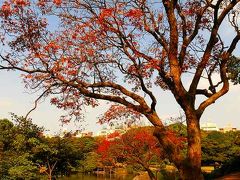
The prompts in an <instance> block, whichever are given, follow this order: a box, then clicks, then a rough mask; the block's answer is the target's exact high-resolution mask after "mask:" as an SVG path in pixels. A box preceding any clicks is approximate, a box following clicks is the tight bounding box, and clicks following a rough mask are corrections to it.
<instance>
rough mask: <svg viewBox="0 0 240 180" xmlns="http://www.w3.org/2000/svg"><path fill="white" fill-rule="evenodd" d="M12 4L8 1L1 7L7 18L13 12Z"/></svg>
mask: <svg viewBox="0 0 240 180" xmlns="http://www.w3.org/2000/svg"><path fill="white" fill-rule="evenodd" d="M11 10H12V9H11V5H10V3H8V2H4V3H3V5H2V7H1V12H2V13H3V15H4V16H5V18H7V17H8V16H9V15H10V14H11Z"/></svg>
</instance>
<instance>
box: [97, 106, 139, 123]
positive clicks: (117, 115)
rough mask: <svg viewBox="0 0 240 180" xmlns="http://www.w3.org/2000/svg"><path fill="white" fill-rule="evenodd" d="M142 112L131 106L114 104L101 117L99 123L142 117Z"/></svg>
mask: <svg viewBox="0 0 240 180" xmlns="http://www.w3.org/2000/svg"><path fill="white" fill-rule="evenodd" d="M140 117H141V114H140V113H138V112H136V111H134V110H133V109H131V108H127V107H125V106H120V105H112V106H111V107H110V108H109V110H108V111H107V112H105V113H104V115H103V116H102V117H101V118H100V119H99V123H101V124H102V123H109V122H110V121H112V120H118V119H122V118H124V119H125V120H130V121H131V122H132V121H133V120H138V119H140Z"/></svg>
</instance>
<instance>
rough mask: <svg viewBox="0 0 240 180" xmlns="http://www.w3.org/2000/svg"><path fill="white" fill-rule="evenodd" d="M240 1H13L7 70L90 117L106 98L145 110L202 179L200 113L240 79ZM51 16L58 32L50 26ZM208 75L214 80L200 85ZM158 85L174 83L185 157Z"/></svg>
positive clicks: (174, 156) (186, 167)
mask: <svg viewBox="0 0 240 180" xmlns="http://www.w3.org/2000/svg"><path fill="white" fill-rule="evenodd" d="M238 5H239V0H232V1H230V0H216V1H214V0H190V1H180V0H163V1H155V0H153V1H152V0H126V1H125V0H124V1H123V0H114V1H99V0H85V1H79V0H72V1H68V0H53V1H45V0H38V1H29V0H14V1H13V0H5V1H4V2H3V4H2V8H1V17H2V22H1V27H2V28H1V30H2V35H3V38H2V41H3V42H4V43H5V44H6V45H8V47H7V48H6V49H5V50H6V51H7V52H5V53H3V54H2V56H1V57H2V63H1V65H0V68H1V69H16V70H20V71H22V72H24V73H26V74H24V75H23V79H24V81H25V82H26V85H27V87H30V88H33V89H41V90H42V92H43V93H42V95H40V97H39V98H38V99H37V100H36V102H37V101H38V100H39V99H40V98H41V97H45V96H47V95H50V94H54V95H56V94H59V96H57V97H55V98H53V99H52V100H51V103H52V104H55V105H56V106H57V107H59V108H63V109H65V110H67V109H68V110H70V112H69V115H70V116H77V117H81V109H82V108H83V106H85V105H90V106H92V107H95V106H97V105H98V100H99V99H102V100H107V101H110V102H113V103H117V105H118V108H116V107H115V112H116V113H119V112H121V113H123V112H124V113H123V114H124V115H128V116H129V115H130V114H134V117H139V115H143V116H145V117H146V118H147V119H148V120H149V121H150V122H151V123H152V124H153V126H154V127H155V133H154V134H155V136H156V137H157V139H158V141H159V142H160V144H161V145H162V147H163V149H164V150H165V152H166V153H167V154H168V158H169V159H170V161H172V162H174V164H175V165H176V167H177V168H178V170H179V172H180V177H181V179H191V180H192V179H201V177H202V176H201V133H200V125H199V122H200V119H201V116H202V115H203V113H204V111H205V109H206V108H207V107H208V106H210V105H211V104H213V103H214V102H215V101H216V100H218V99H219V98H220V97H221V96H223V95H224V94H226V93H227V92H228V90H229V78H231V75H233V77H232V78H233V79H235V80H236V79H238V80H239V75H238V74H239V71H232V70H233V69H236V67H239V61H238V62H237V61H236V58H235V59H234V58H231V57H232V55H233V51H234V50H235V48H236V46H237V43H238V41H239V39H240V33H239V27H238V24H239V22H238V21H239V17H238V16H239V10H238ZM50 17H51V18H52V19H54V18H55V19H54V20H55V22H57V23H58V24H59V28H58V29H57V30H53V29H52V28H51V24H49V25H50V27H49V26H48V22H47V19H48V18H50ZM224 22H228V27H229V28H231V29H232V31H233V33H232V34H233V37H231V38H230V37H229V40H230V43H229V44H227V43H225V41H224V39H223V36H222V35H221V34H220V33H219V31H220V29H221V27H223V24H224ZM4 38H5V39H4ZM230 62H231V63H230ZM230 67H232V68H233V69H232V68H230ZM231 72H232V73H231ZM235 72H237V73H235ZM214 74H217V75H218V77H219V78H218V80H219V81H218V82H215V81H214V80H213V75H214ZM185 75H188V81H184V80H183V77H186V76H185ZM202 79H205V80H206V81H207V82H208V84H207V86H205V87H200V86H199V82H200V80H202ZM237 82H239V81H237ZM153 88H156V89H158V88H162V89H165V90H169V91H170V92H171V93H172V94H173V96H174V98H175V99H176V102H177V103H178V104H179V105H180V107H181V108H182V109H183V111H184V113H185V116H186V120H187V122H186V123H187V133H188V136H187V141H188V149H187V154H186V155H183V154H182V153H180V152H181V147H179V146H177V145H176V144H175V143H173V142H172V141H171V139H170V138H169V137H168V136H167V135H168V134H167V129H166V127H165V126H164V124H163V122H162V119H161V116H160V115H159V114H158V111H157V109H156V105H157V103H158V102H159V101H158V98H157V96H156V94H154V92H153V91H152V90H153ZM199 96H203V97H204V98H198V97H199ZM108 115H111V113H110V114H109V113H108ZM112 115H113V113H112ZM113 117H116V116H113ZM107 120H111V117H108V118H107ZM63 121H65V122H68V121H69V119H66V118H63Z"/></svg>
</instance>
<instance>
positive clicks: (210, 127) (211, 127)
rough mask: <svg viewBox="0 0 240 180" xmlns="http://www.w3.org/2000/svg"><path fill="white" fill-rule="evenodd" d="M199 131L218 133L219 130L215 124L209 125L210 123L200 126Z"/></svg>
mask: <svg viewBox="0 0 240 180" xmlns="http://www.w3.org/2000/svg"><path fill="white" fill-rule="evenodd" d="M201 129H202V130H204V131H218V130H219V129H218V127H217V124H216V123H210V122H207V123H203V124H201Z"/></svg>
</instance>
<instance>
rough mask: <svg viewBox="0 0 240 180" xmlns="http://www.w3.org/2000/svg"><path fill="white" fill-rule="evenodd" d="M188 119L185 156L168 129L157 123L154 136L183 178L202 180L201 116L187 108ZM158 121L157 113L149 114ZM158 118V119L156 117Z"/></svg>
mask: <svg viewBox="0 0 240 180" xmlns="http://www.w3.org/2000/svg"><path fill="white" fill-rule="evenodd" d="M185 114H186V119H187V132H188V137H187V141H188V142H187V143H188V147H187V155H186V157H184V156H183V153H181V149H180V148H179V147H177V146H176V145H175V144H174V143H173V142H171V140H170V139H169V138H168V137H167V134H166V129H165V128H164V127H161V126H156V125H155V131H154V136H155V137H156V138H157V139H158V140H159V142H160V144H161V145H162V147H163V149H164V151H165V153H166V154H167V156H168V158H169V160H170V161H171V162H173V163H174V164H175V166H176V167H177V169H178V171H179V175H180V179H181V180H202V179H203V176H202V173H201V159H202V156H201V131H200V125H199V118H198V116H197V114H196V111H195V110H194V109H193V108H188V109H186V110H185ZM152 118H153V119H154V120H155V121H157V118H158V117H157V116H156V114H153V115H152V116H148V119H149V120H150V121H151V122H153V121H154V120H153V119H152ZM155 118H156V119H155Z"/></svg>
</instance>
